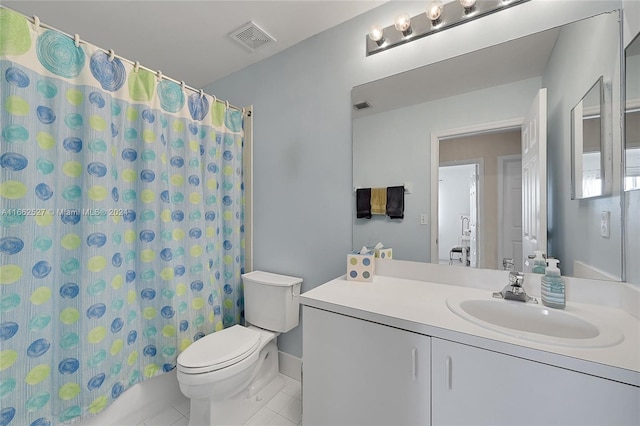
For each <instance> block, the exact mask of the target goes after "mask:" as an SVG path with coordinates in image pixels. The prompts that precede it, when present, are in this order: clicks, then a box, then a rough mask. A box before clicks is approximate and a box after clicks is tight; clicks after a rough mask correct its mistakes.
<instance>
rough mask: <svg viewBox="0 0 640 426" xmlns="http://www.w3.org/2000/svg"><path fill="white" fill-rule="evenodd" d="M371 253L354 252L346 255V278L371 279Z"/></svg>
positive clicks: (353, 279) (369, 280)
mask: <svg viewBox="0 0 640 426" xmlns="http://www.w3.org/2000/svg"><path fill="white" fill-rule="evenodd" d="M373 269H374V265H373V253H370V254H360V253H358V252H354V253H351V254H348V255H347V280H349V281H366V282H371V281H373Z"/></svg>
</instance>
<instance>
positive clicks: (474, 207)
mask: <svg viewBox="0 0 640 426" xmlns="http://www.w3.org/2000/svg"><path fill="white" fill-rule="evenodd" d="M480 170H481V162H480V161H479V160H475V161H473V160H471V162H468V163H467V162H464V163H461V164H450V163H440V167H439V182H438V217H439V219H440V220H439V222H438V238H439V240H440V244H439V250H440V251H439V254H438V258H439V263H440V264H449V265H455V266H472V267H475V266H476V265H477V254H478V251H477V244H478V236H477V232H476V229H477V223H478V222H480V220H479V219H478V198H479V197H481V194H479V187H480V186H481V185H480V182H479V181H478V178H479V176H481V175H482V173H481V172H480ZM472 255H474V256H473V258H472Z"/></svg>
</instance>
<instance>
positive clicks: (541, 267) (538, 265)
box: [531, 250, 547, 274]
mask: <svg viewBox="0 0 640 426" xmlns="http://www.w3.org/2000/svg"><path fill="white" fill-rule="evenodd" d="M534 253H535V255H536V256H535V257H534V258H533V268H532V269H531V272H533V273H534V274H544V273H545V272H546V268H547V261H546V260H545V258H544V253H542V250H535V251H534Z"/></svg>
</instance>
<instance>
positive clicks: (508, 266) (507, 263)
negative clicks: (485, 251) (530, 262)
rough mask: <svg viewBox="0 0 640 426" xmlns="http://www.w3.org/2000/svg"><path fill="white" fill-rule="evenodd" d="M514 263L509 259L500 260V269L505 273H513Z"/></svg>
mask: <svg viewBox="0 0 640 426" xmlns="http://www.w3.org/2000/svg"><path fill="white" fill-rule="evenodd" d="M514 265H515V262H514V261H513V259H511V258H509V257H505V258H504V259H502V268H503V270H505V271H513V269H514V267H515V266H514Z"/></svg>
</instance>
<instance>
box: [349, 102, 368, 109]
mask: <svg viewBox="0 0 640 426" xmlns="http://www.w3.org/2000/svg"><path fill="white" fill-rule="evenodd" d="M353 107H354V108H355V109H357V110H358V111H360V110H361V109H367V108H371V104H369V102H367V101H364V102H358V103H357V104H354V105H353Z"/></svg>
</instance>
